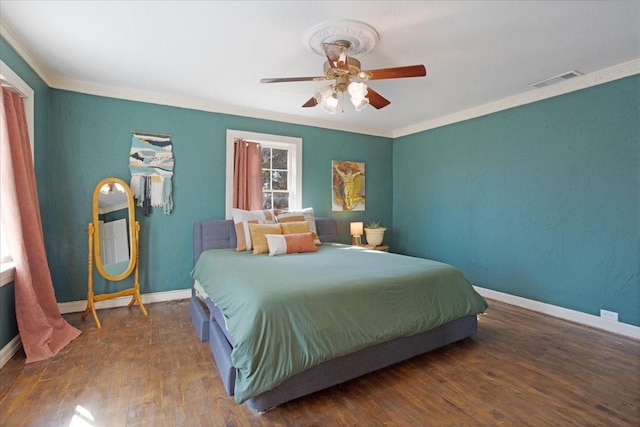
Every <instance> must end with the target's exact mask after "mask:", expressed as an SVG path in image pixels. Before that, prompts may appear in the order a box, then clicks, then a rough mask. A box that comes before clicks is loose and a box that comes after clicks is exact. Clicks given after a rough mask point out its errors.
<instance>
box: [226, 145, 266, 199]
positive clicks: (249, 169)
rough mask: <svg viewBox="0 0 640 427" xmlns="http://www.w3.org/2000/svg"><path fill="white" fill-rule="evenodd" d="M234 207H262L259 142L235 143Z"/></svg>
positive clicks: (260, 151) (260, 150)
mask: <svg viewBox="0 0 640 427" xmlns="http://www.w3.org/2000/svg"><path fill="white" fill-rule="evenodd" d="M234 147H235V148H234V166H233V207H234V208H238V209H244V210H249V211H250V210H257V209H262V149H261V148H260V144H258V143H257V142H248V141H245V140H243V139H236V140H235V143H234Z"/></svg>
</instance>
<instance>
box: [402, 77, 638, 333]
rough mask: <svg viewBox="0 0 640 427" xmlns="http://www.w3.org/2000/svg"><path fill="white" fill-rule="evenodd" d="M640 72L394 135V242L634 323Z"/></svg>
mask: <svg viewBox="0 0 640 427" xmlns="http://www.w3.org/2000/svg"><path fill="white" fill-rule="evenodd" d="M639 88H640V76H637V75H636V76H632V77H628V78H625V79H621V80H617V81H613V82H610V83H607V84H603V85H599V86H595V87H592V88H588V89H585V90H581V91H577V92H573V93H569V94H566V95H562V96H558V97H555V98H551V99H547V100H544V101H541V102H536V103H533V104H528V105H524V106H521V107H518V108H513V109H510V110H506V111H502V112H498V113H494V114H491V115H487V116H484V117H480V118H476V119H473V120H467V121H464V122H460V123H456V124H453V125H449V126H445V127H441V128H437V129H433V130H429V131H425V132H421V133H418V134H413V135H409V136H406V137H402V138H398V139H396V140H395V141H394V147H393V164H394V171H393V175H394V177H393V182H394V187H393V233H394V246H395V249H397V250H399V251H402V252H404V253H407V254H410V255H415V256H420V257H426V258H432V259H436V260H441V261H444V262H447V263H450V264H452V265H454V266H456V267H458V268H460V269H461V270H462V271H463V272H464V273H465V275H466V276H467V278H468V279H469V280H470V281H471V282H472V283H473V284H475V285H478V286H482V287H486V288H489V289H493V290H497V291H500V292H505V293H508V294H512V295H518V296H522V297H525V298H529V299H533V300H537V301H542V302H545V303H549V304H553V305H556V306H560V307H565V308H569V309H573V310H578V311H581V312H585V313H590V314H594V315H599V310H600V309H601V308H603V309H606V310H611V311H615V312H618V313H619V320H620V321H621V322H625V323H629V324H633V325H636V326H640V241H639V236H640V182H639V181H640V166H639V165H640V112H639V108H640V89H639Z"/></svg>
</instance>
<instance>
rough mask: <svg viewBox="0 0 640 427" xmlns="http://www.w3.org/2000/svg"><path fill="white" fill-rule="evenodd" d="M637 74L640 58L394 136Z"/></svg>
mask: <svg viewBox="0 0 640 427" xmlns="http://www.w3.org/2000/svg"><path fill="white" fill-rule="evenodd" d="M635 74H640V58H639V59H634V60H632V61H629V62H624V63H622V64H618V65H615V66H613V67H609V68H605V69H603V70H600V71H595V72H593V73H589V74H585V75H583V76H579V77H574V78H572V79H570V80H565V81H563V82H561V83H557V84H554V85H551V86H546V87H544V88H540V89H531V90H529V91H527V92H524V93H521V94H518V95H514V96H511V97H509V98H504V99H500V100H498V101H495V102H491V103H489V104H484V105H480V106H478V107H474V108H470V109H468V110H463V111H459V112H457V113H453V114H449V115H447V116H442V117H438V118H435V119H432V120H427V121H424V122H422V123H416V124H415V125H411V126H407V127H404V128H401V129H396V130H395V131H393V136H392V138H399V137H402V136H407V135H411V134H414V133H418V132H423V131H426V130H430V129H435V128H438V127H442V126H447V125H450V124H453V123H458V122H462V121H464V120H469V119H474V118H477V117H481V116H485V115H487V114H492V113H496V112H498V111H503V110H508V109H510V108H514V107H519V106H521V105H525V104H530V103H533V102H538V101H542V100H544V99H548V98H553V97H555V96H559V95H564V94H566V93H570V92H574V91H576V90H581V89H586V88H588V87H592V86H597V85H600V84H603V83H608V82H611V81H613V80H618V79H622V78H624V77H629V76H632V75H635Z"/></svg>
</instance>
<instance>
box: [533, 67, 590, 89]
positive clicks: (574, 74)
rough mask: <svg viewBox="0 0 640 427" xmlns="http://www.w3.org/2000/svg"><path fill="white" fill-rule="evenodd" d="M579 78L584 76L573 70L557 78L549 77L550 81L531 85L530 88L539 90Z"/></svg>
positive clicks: (546, 80) (545, 80)
mask: <svg viewBox="0 0 640 427" xmlns="http://www.w3.org/2000/svg"><path fill="white" fill-rule="evenodd" d="M578 76H582V73H581V72H579V71H576V70H571V71H567V72H566V73H562V74H559V75H557V76H553V77H549V78H548V79H544V80H540V81H539V82H535V83H531V84H530V85H529V86H531V87H537V88H542V87H547V86H550V85H552V84H555V83H560V82H562V81H564V80H569V79H572V78H574V77H578Z"/></svg>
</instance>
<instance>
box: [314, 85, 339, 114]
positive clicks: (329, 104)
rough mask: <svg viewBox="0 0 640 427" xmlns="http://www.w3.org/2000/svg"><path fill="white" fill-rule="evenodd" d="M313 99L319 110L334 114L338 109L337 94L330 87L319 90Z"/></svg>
mask: <svg viewBox="0 0 640 427" xmlns="http://www.w3.org/2000/svg"><path fill="white" fill-rule="evenodd" d="M313 97H314V98H315V99H316V101H317V102H318V105H319V106H320V108H322V109H323V110H324V111H326V112H327V113H329V114H335V112H336V109H337V108H338V94H336V92H335V90H334V89H333V87H332V86H331V85H329V86H323V87H321V88H319V89H318V90H317V91H316V93H315V95H313Z"/></svg>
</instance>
